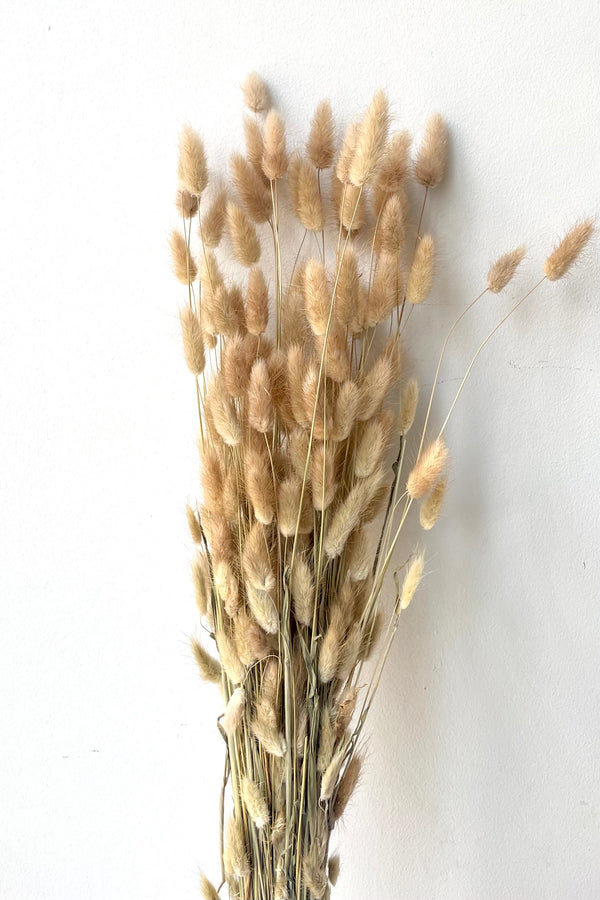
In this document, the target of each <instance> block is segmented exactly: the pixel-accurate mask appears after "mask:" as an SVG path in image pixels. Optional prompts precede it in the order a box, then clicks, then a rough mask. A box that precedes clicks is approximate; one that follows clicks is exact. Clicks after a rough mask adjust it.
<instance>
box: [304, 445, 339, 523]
mask: <svg viewBox="0 0 600 900" xmlns="http://www.w3.org/2000/svg"><path fill="white" fill-rule="evenodd" d="M310 475H311V487H312V501H313V506H314V508H315V509H317V510H319V511H320V512H322V511H323V510H324V509H327V508H328V507H329V505H330V504H331V502H332V500H333V498H334V496H335V492H336V489H337V483H336V459H335V453H334V449H333V446H332V445H331V443H327V444H324V443H323V442H322V441H313V445H312V449H311V460H310Z"/></svg>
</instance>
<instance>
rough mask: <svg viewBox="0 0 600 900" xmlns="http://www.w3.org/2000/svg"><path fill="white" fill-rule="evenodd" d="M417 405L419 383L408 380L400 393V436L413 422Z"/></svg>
mask: <svg viewBox="0 0 600 900" xmlns="http://www.w3.org/2000/svg"><path fill="white" fill-rule="evenodd" d="M418 403H419V382H418V381H417V379H416V378H409V379H408V381H407V382H406V384H405V386H404V390H403V391H402V400H401V403H400V422H399V427H400V434H407V433H408V432H409V431H410V429H411V428H412V424H413V422H414V421H415V414H416V412H417V406H418Z"/></svg>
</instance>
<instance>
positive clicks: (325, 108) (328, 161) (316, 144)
mask: <svg viewBox="0 0 600 900" xmlns="http://www.w3.org/2000/svg"><path fill="white" fill-rule="evenodd" d="M306 153H307V156H308V158H309V159H310V161H311V162H312V164H313V165H314V166H315V168H317V169H328V168H329V166H331V165H333V157H334V154H335V125H334V122H333V113H332V111H331V103H330V102H329V100H322V101H321V102H320V103H319V105H318V106H317V108H316V110H315V114H314V116H313V118H312V121H311V123H310V132H309V135H308V141H307V142H306Z"/></svg>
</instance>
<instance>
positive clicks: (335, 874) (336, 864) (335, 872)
mask: <svg viewBox="0 0 600 900" xmlns="http://www.w3.org/2000/svg"><path fill="white" fill-rule="evenodd" d="M327 874H328V875H329V880H330V882H331V884H332V885H333V886H334V887H335V886H336V884H337V880H338V878H339V877H340V858H339V856H338V854H337V853H336V854H335V856H330V857H329V864H328V867H327Z"/></svg>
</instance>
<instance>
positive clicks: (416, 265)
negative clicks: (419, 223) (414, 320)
mask: <svg viewBox="0 0 600 900" xmlns="http://www.w3.org/2000/svg"><path fill="white" fill-rule="evenodd" d="M433 259H434V244H433V238H432V237H431V235H430V234H424V235H423V237H422V238H421V240H420V241H419V243H418V245H417V249H416V251H415V256H414V259H413V261H412V265H411V267H410V273H409V276H408V281H407V282H406V299H407V300H408V302H409V303H415V304H416V303H423V301H424V300H426V299H427V295H428V294H429V291H430V290H431V284H432V281H433Z"/></svg>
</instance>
